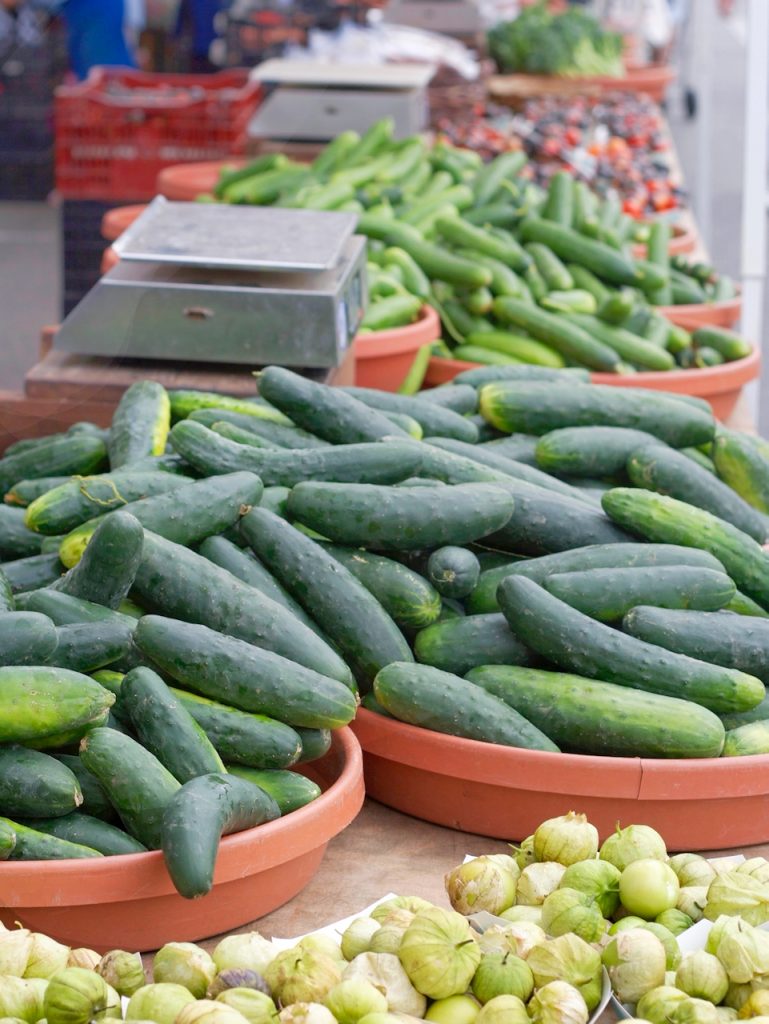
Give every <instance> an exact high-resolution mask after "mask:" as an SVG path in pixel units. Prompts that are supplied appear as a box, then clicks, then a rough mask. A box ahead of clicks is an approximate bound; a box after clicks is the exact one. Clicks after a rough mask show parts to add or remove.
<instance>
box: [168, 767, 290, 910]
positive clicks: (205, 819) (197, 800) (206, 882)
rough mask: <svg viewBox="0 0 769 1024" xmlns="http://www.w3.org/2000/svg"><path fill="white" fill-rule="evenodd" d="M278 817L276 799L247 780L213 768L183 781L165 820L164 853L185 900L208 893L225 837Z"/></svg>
mask: <svg viewBox="0 0 769 1024" xmlns="http://www.w3.org/2000/svg"><path fill="white" fill-rule="evenodd" d="M278 817H280V808H279V807H278V805H277V803H276V802H275V800H273V798H272V797H271V796H269V795H268V794H267V793H266V792H265V791H264V790H262V789H260V788H259V787H258V786H254V785H253V784H252V783H250V782H247V781H246V780H245V779H239V778H236V777H235V776H232V775H224V774H221V773H219V772H212V773H210V774H208V775H200V776H198V778H196V779H192V780H191V781H190V782H187V783H185V784H184V785H183V786H182V787H181V788H180V789H179V791H178V793H176V794H175V795H174V796H173V797H172V799H171V800H170V802H169V804H168V807H167V809H166V811H165V813H164V815H163V825H162V847H163V857H164V858H165V862H166V868H167V869H168V873H169V875H170V876H171V879H172V881H173V883H174V885H175V887H176V889H177V890H178V891H179V892H180V893H181V895H182V896H184V897H185V898H186V899H195V898H197V897H200V896H204V895H205V894H206V893H207V892H209V891H210V890H211V888H212V886H213V884H214V866H215V864H216V855H217V853H218V851H219V840H220V839H221V837H222V836H223V835H229V834H230V833H232V832H242V831H244V830H245V829H247V828H254V827H255V826H256V825H261V824H262V823H263V822H265V821H272V820H273V819H275V818H278Z"/></svg>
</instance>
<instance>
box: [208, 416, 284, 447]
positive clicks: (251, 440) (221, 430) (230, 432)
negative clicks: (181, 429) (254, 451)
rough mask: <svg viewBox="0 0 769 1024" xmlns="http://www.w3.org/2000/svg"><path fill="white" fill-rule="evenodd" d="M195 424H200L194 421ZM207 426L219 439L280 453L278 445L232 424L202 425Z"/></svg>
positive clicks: (214, 423)
mask: <svg viewBox="0 0 769 1024" xmlns="http://www.w3.org/2000/svg"><path fill="white" fill-rule="evenodd" d="M195 422H200V421H199V420H196V421H195ZM204 425H205V426H208V428H209V429H210V430H213V432H214V433H215V434H219V435H220V436H221V437H226V438H227V440H228V441H237V442H238V444H248V445H251V447H252V448H271V449H272V450H273V451H280V450H281V448H280V446H279V445H275V444H272V443H271V442H270V441H265V439H264V438H263V437H259V436H258V435H257V434H252V433H251V431H250V430H244V429H243V428H242V427H236V426H235V425H234V424H233V423H226V422H222V423H220V422H217V421H214V422H213V423H209V424H204Z"/></svg>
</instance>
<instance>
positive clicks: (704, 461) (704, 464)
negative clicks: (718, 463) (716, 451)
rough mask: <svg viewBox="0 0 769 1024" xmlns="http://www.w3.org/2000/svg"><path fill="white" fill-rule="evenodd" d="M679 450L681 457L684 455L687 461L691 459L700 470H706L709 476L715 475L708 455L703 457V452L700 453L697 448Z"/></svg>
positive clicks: (714, 469) (714, 468)
mask: <svg viewBox="0 0 769 1024" xmlns="http://www.w3.org/2000/svg"><path fill="white" fill-rule="evenodd" d="M680 450H681V454H682V455H685V456H686V457H687V459H691V460H692V461H693V462H696V463H697V465H698V466H700V467H701V468H702V469H705V470H707V471H708V473H710V474H711V476H716V475H717V474H716V467H715V463H714V462H713V460H712V459H711V458H710V457H709V456H708V455H705V453H704V452H702V451H700V449H699V448H681V449H680Z"/></svg>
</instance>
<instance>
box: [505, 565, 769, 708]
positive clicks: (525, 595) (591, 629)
mask: <svg viewBox="0 0 769 1024" xmlns="http://www.w3.org/2000/svg"><path fill="white" fill-rule="evenodd" d="M497 597H498V600H499V604H500V607H501V609H502V613H503V615H504V616H505V618H506V619H507V621H508V622H509V623H510V628H511V629H512V631H513V632H514V633H515V635H516V636H518V637H519V638H520V639H521V640H522V641H523V643H525V644H526V645H527V646H528V647H530V648H532V650H534V651H536V652H537V653H538V654H540V655H541V656H542V657H543V658H546V659H547V660H548V661H549V662H551V663H552V664H553V665H556V666H557V667H559V668H563V669H565V670H566V671H569V672H574V673H576V674H578V675H584V676H588V677H590V678H600V679H603V681H604V682H614V683H618V684H619V685H621V686H630V687H633V688H634V689H637V690H648V691H650V692H651V693H661V694H662V695H663V696H667V697H682V698H684V699H686V700H690V701H693V702H694V703H695V704H701V705H702V706H703V707H707V708H708V709H709V710H710V711H716V712H728V711H747V710H749V709H750V708H752V707H755V705H756V704H758V703H759V702H760V701H761V700H762V698H763V696H764V685H763V683H762V682H761V681H760V680H759V679H756V677H755V676H751V675H747V674H746V673H744V672H738V671H736V670H734V669H729V668H721V667H720V666H716V665H708V664H706V663H705V662H704V661H697V660H696V659H694V658H688V657H686V656H684V655H682V654H673V653H672V652H670V651H665V650H663V649H662V648H661V647H655V646H653V645H652V644H647V643H645V642H644V641H642V640H636V638H635V637H631V636H628V635H626V634H624V633H620V632H619V631H618V630H616V629H612V628H611V626H605V625H603V623H601V622H596V621H595V620H594V619H590V618H588V616H587V615H583V614H582V612H578V611H576V610H575V609H574V608H570V607H569V606H568V605H567V604H564V602H563V601H559V600H558V598H556V597H553V596H552V595H551V594H549V593H548V592H547V591H546V590H544V589H543V588H542V587H540V586H539V585H538V584H536V583H534V582H533V581H532V580H529V579H526V578H525V577H524V576H508V577H507V578H506V579H504V580H503V581H502V582H501V583H500V585H499V590H498V591H497Z"/></svg>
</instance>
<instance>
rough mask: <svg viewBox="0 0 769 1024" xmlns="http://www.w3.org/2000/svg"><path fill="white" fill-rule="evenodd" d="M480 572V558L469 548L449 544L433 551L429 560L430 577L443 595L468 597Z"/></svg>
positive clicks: (457, 597)
mask: <svg viewBox="0 0 769 1024" xmlns="http://www.w3.org/2000/svg"><path fill="white" fill-rule="evenodd" d="M480 574H481V567H480V565H479V563H478V559H477V558H476V557H475V555H474V554H473V553H472V551H468V550H467V548H460V547H455V546H452V545H447V546H446V547H443V548H438V550H437V551H433V553H432V554H431V555H430V558H429V559H428V561H427V575H428V578H429V580H430V582H431V583H432V585H433V586H434V587H435V589H436V590H437V591H438V593H439V594H441V596H442V597H453V598H455V599H459V598H462V597H467V595H468V594H469V593H470V592H471V591H472V590H474V589H475V587H476V586H477V584H478V577H479V576H480Z"/></svg>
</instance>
